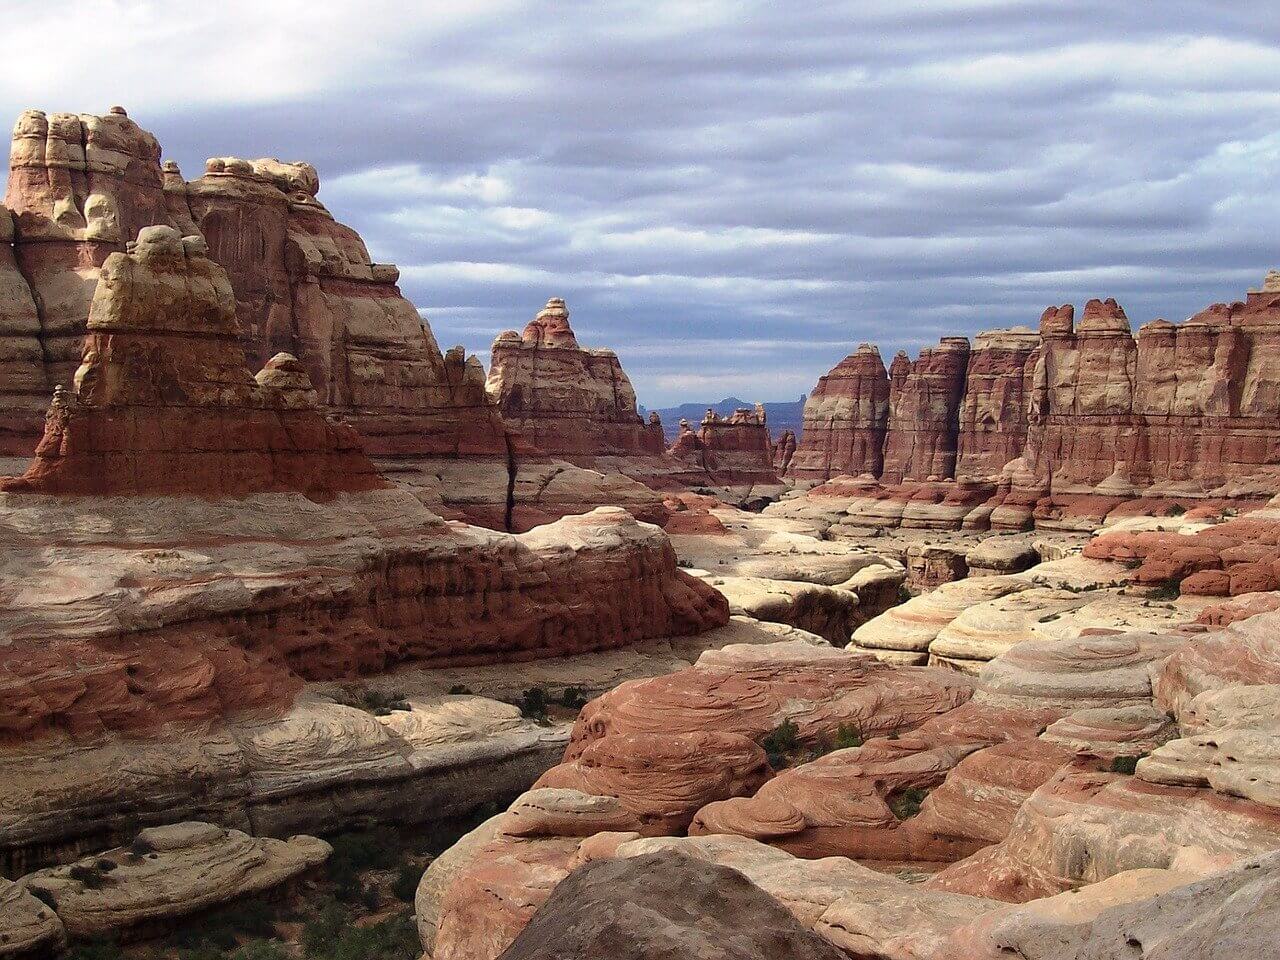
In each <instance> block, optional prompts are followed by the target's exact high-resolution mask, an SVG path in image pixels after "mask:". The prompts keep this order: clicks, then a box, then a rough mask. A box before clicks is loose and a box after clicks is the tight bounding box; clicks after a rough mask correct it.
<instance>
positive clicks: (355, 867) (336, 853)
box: [325, 825, 404, 907]
mask: <svg viewBox="0 0 1280 960" xmlns="http://www.w3.org/2000/svg"><path fill="white" fill-rule="evenodd" d="M329 844H330V846H332V847H333V854H332V856H330V857H329V860H328V862H327V863H326V864H325V871H326V873H327V875H328V877H329V880H330V881H331V882H332V883H333V886H334V894H335V895H336V896H337V897H338V899H339V900H343V901H345V902H347V903H354V902H356V901H361V902H363V903H365V904H366V905H367V906H371V907H373V906H377V892H376V891H370V890H366V889H365V886H364V884H363V883H362V882H361V879H360V874H361V873H363V872H364V871H366V870H391V869H394V868H396V867H399V866H400V865H401V864H402V863H404V849H403V844H402V843H401V839H400V831H399V830H397V829H396V828H395V827H392V826H386V825H379V826H377V827H374V828H372V829H370V830H356V831H353V832H351V833H341V834H338V835H337V836H336V837H331V838H330V839H329Z"/></svg>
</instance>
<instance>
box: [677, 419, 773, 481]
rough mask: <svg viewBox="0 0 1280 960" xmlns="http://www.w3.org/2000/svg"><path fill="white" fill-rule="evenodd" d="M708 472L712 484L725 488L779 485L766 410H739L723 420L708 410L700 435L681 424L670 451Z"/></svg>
mask: <svg viewBox="0 0 1280 960" xmlns="http://www.w3.org/2000/svg"><path fill="white" fill-rule="evenodd" d="M667 452H668V453H669V454H670V455H671V456H672V457H675V458H677V459H679V460H683V461H684V462H686V463H689V464H691V465H693V466H695V467H696V468H698V469H700V470H702V471H704V472H705V474H706V476H707V478H708V480H709V482H711V483H714V484H717V485H724V486H741V485H744V484H745V485H749V486H750V485H756V484H763V485H766V486H777V485H779V483H780V481H779V479H778V475H777V473H776V472H775V471H774V468H773V457H774V454H773V443H772V441H771V440H770V439H769V427H768V424H767V422H766V420H765V414H764V408H763V407H762V406H761V405H760V404H756V408H755V410H749V409H747V408H745V407H744V408H740V409H738V410H735V411H734V412H733V415H732V416H729V417H721V416H720V415H719V414H717V413H716V412H715V411H714V410H708V411H707V415H706V416H705V417H703V420H702V426H701V428H700V429H699V431H698V432H697V433H694V432H693V429H692V428H691V427H690V426H689V425H688V423H686V422H685V421H683V420H682V421H680V434H679V436H678V437H676V440H675V442H674V443H673V444H672V445H671V448H670V449H669V450H668V451H667Z"/></svg>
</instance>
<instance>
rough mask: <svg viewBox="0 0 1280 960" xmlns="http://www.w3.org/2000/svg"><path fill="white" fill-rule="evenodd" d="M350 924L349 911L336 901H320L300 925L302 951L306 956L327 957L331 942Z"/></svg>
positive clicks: (335, 940) (334, 941)
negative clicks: (313, 911)
mask: <svg viewBox="0 0 1280 960" xmlns="http://www.w3.org/2000/svg"><path fill="white" fill-rule="evenodd" d="M349 926H351V911H349V910H348V909H347V908H346V907H344V906H343V905H342V904H340V903H338V901H336V900H333V899H325V900H322V901H320V904H319V906H318V907H317V909H316V911H315V913H313V914H312V915H311V916H310V917H309V918H308V919H307V921H306V923H304V924H303V926H302V952H303V953H304V954H305V955H306V956H308V957H327V956H329V952H328V951H329V950H330V949H331V948H332V946H333V944H334V943H336V942H337V941H338V938H339V937H341V936H342V934H343V932H344V931H345V930H346V929H347V927H349Z"/></svg>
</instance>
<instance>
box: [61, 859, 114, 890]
mask: <svg viewBox="0 0 1280 960" xmlns="http://www.w3.org/2000/svg"><path fill="white" fill-rule="evenodd" d="M67 876H69V877H70V878H71V879H72V880H77V881H79V882H80V883H81V884H83V885H84V887H85V888H86V889H88V890H97V889H99V888H100V887H102V886H105V885H106V883H107V877H106V875H105V874H103V872H102V870H101V869H99V868H98V867H97V866H95V865H88V866H86V865H85V864H83V863H77V864H75V865H73V866H72V867H71V868H70V869H69V870H68V871H67Z"/></svg>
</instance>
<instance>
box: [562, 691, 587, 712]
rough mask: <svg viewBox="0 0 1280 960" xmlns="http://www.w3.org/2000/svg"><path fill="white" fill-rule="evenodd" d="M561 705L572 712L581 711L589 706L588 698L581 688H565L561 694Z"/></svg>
mask: <svg viewBox="0 0 1280 960" xmlns="http://www.w3.org/2000/svg"><path fill="white" fill-rule="evenodd" d="M560 705H561V706H563V707H566V708H568V709H570V710H581V709H582V708H583V707H585V706H586V705H587V697H586V694H584V693H583V692H582V690H581V688H579V687H565V688H564V692H563V693H561V694H560Z"/></svg>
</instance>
